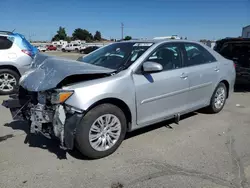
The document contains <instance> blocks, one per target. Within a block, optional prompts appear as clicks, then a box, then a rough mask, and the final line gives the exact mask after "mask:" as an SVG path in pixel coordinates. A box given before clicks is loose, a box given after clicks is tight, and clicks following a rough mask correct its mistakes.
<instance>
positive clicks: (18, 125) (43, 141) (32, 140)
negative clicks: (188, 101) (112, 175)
mask: <svg viewBox="0 0 250 188" xmlns="http://www.w3.org/2000/svg"><path fill="white" fill-rule="evenodd" d="M197 114H198V113H197V112H192V113H189V114H186V115H183V116H181V118H180V121H182V120H185V119H187V118H190V117H193V116H195V115H197ZM172 124H174V120H173V119H170V120H167V121H164V122H161V123H156V124H152V125H150V126H147V127H144V128H140V129H138V130H135V131H133V132H129V133H127V135H126V137H125V140H127V139H130V138H133V137H136V136H139V135H141V134H145V133H147V132H150V131H154V130H157V129H159V128H162V127H166V128H167V129H174V126H173V125H172ZM4 126H6V127H10V128H12V129H13V130H22V131H24V132H25V133H26V138H25V140H24V143H25V144H29V147H36V148H40V149H46V150H48V151H49V152H51V153H53V154H55V155H56V156H57V158H58V159H60V160H61V159H67V153H68V154H69V155H70V156H72V157H73V158H75V159H79V160H94V159H89V158H87V157H85V156H83V155H82V154H81V153H80V152H79V151H78V149H76V148H74V149H73V150H69V151H66V150H63V149H61V148H60V142H59V140H57V139H48V138H46V137H45V136H42V135H33V134H30V133H29V125H28V123H27V122H24V121H13V122H11V123H7V124H5V125H4Z"/></svg>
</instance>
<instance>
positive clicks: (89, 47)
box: [80, 46, 99, 54]
mask: <svg viewBox="0 0 250 188" xmlns="http://www.w3.org/2000/svg"><path fill="white" fill-rule="evenodd" d="M98 48H99V47H98V46H87V47H85V48H84V49H80V53H82V54H89V53H91V52H93V51H95V50H97V49H98Z"/></svg>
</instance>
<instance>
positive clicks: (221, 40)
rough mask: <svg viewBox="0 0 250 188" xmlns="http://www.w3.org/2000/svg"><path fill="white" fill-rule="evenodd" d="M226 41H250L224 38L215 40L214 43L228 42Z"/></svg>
mask: <svg viewBox="0 0 250 188" xmlns="http://www.w3.org/2000/svg"><path fill="white" fill-rule="evenodd" d="M228 41H250V38H229V37H228V38H224V39H220V40H217V41H216V42H228Z"/></svg>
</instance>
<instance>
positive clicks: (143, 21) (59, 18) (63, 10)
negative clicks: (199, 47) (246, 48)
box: [0, 0, 250, 40]
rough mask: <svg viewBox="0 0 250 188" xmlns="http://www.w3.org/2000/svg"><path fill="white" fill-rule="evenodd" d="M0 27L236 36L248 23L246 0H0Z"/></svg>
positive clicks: (38, 33) (41, 33)
mask: <svg viewBox="0 0 250 188" xmlns="http://www.w3.org/2000/svg"><path fill="white" fill-rule="evenodd" d="M0 1H1V2H0V10H1V11H0V30H13V29H16V30H15V31H16V32H19V33H22V34H24V35H25V36H26V38H27V39H32V40H51V38H52V36H54V35H55V34H56V31H57V30H58V28H59V26H62V27H65V29H66V32H67V34H68V35H71V34H72V32H73V31H74V29H76V28H83V29H87V30H89V31H90V32H91V33H95V31H96V30H98V31H101V33H102V36H103V37H104V38H107V39H110V38H116V39H120V38H121V22H123V24H124V36H126V35H130V36H132V37H133V38H153V37H157V36H170V35H175V34H176V35H179V36H183V37H188V39H191V40H199V39H212V40H213V39H214V40H216V39H219V38H224V37H238V36H240V35H241V32H242V27H244V26H246V25H250V0H88V1H87V0H40V1H36V0H0Z"/></svg>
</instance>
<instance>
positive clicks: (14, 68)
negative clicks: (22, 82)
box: [0, 65, 21, 76]
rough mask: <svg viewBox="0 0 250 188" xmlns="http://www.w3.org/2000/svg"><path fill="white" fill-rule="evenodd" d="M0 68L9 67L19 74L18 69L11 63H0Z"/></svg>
mask: <svg viewBox="0 0 250 188" xmlns="http://www.w3.org/2000/svg"><path fill="white" fill-rule="evenodd" d="M0 69H10V70H13V71H15V72H17V73H18V74H19V76H21V74H20V72H19V70H18V69H17V68H16V67H14V66H12V65H0Z"/></svg>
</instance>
